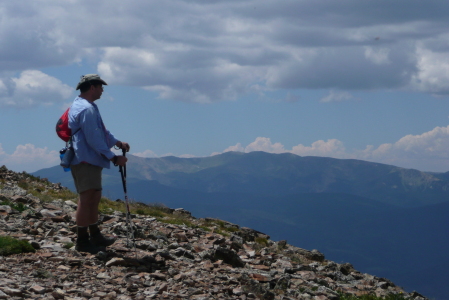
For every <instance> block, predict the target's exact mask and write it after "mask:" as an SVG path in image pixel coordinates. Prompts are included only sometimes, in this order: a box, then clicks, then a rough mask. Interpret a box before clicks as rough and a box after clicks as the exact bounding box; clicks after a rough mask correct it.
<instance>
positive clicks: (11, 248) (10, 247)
mask: <svg viewBox="0 0 449 300" xmlns="http://www.w3.org/2000/svg"><path fill="white" fill-rule="evenodd" d="M26 252H36V250H34V248H33V247H32V246H31V245H30V243H28V241H23V240H18V239H15V238H13V237H10V236H0V256H7V255H11V254H19V253H26Z"/></svg>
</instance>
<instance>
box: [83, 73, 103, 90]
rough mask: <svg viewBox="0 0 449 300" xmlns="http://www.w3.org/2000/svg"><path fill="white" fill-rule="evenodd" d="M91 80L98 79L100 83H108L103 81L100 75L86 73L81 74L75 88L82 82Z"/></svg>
mask: <svg viewBox="0 0 449 300" xmlns="http://www.w3.org/2000/svg"><path fill="white" fill-rule="evenodd" d="M92 80H98V81H100V82H101V83H102V84H104V85H108V84H107V83H106V81H104V80H103V79H101V78H100V76H99V75H98V74H87V75H83V76H81V80H80V82H79V83H78V85H77V86H76V89H77V90H79V89H80V86H81V85H82V84H83V83H85V82H89V81H92Z"/></svg>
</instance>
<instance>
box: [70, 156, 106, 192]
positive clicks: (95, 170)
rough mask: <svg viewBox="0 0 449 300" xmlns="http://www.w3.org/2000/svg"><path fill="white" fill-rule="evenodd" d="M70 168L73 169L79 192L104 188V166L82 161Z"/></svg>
mask: <svg viewBox="0 0 449 300" xmlns="http://www.w3.org/2000/svg"><path fill="white" fill-rule="evenodd" d="M70 169H71V170H72V176H73V181H75V187H76V191H77V192H78V193H82V192H85V191H87V190H97V191H101V190H102V186H101V171H102V170H103V168H102V167H98V166H94V165H91V164H84V163H81V164H78V165H71V166H70Z"/></svg>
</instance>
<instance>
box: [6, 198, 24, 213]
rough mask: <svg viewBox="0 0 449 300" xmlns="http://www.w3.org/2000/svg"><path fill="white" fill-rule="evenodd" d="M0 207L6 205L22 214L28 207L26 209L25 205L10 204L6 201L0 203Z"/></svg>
mask: <svg viewBox="0 0 449 300" xmlns="http://www.w3.org/2000/svg"><path fill="white" fill-rule="evenodd" d="M0 205H8V206H9V207H11V208H12V209H15V210H18V211H20V212H23V211H25V210H27V209H28V207H26V206H25V204H23V203H14V202H11V201H8V200H4V201H2V202H0Z"/></svg>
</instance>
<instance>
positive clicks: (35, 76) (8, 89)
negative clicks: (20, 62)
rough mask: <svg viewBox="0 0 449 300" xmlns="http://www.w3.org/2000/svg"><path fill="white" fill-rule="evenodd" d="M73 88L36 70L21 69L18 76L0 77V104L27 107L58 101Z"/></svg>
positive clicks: (65, 97)
mask: <svg viewBox="0 0 449 300" xmlns="http://www.w3.org/2000/svg"><path fill="white" fill-rule="evenodd" d="M72 93H73V88H71V87H69V86H68V85H66V84H63V83H62V82H61V81H60V80H59V79H57V78H54V77H52V76H49V75H47V74H45V73H43V72H41V71H38V70H26V71H23V72H22V73H21V74H20V76H19V77H6V78H5V77H3V78H0V106H3V107H14V108H28V107H35V106H38V105H50V104H54V103H60V102H62V101H63V100H64V99H67V98H68V97H69V96H70V95H72Z"/></svg>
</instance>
